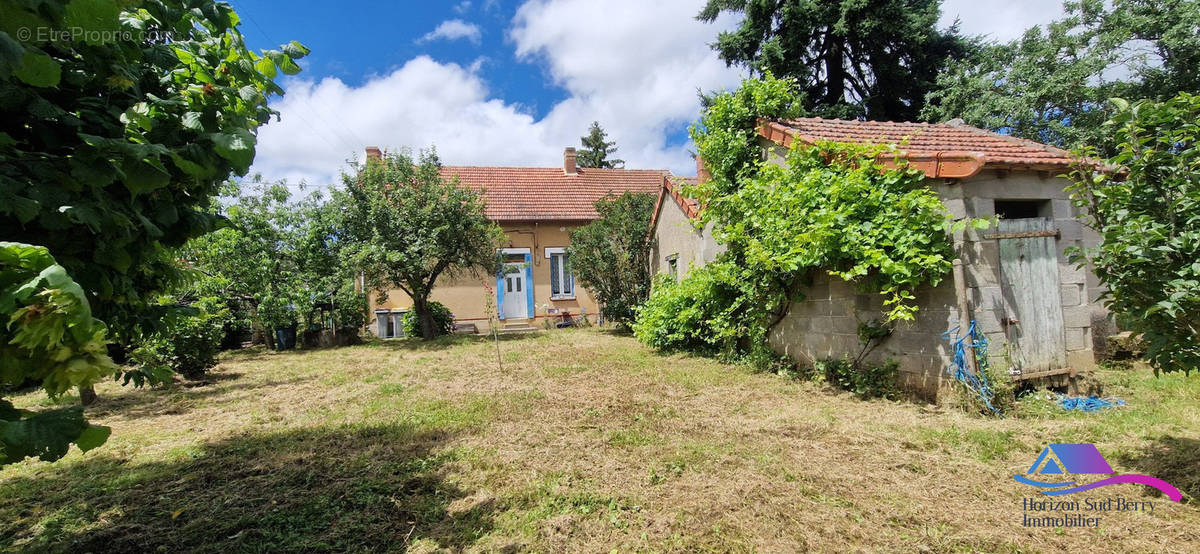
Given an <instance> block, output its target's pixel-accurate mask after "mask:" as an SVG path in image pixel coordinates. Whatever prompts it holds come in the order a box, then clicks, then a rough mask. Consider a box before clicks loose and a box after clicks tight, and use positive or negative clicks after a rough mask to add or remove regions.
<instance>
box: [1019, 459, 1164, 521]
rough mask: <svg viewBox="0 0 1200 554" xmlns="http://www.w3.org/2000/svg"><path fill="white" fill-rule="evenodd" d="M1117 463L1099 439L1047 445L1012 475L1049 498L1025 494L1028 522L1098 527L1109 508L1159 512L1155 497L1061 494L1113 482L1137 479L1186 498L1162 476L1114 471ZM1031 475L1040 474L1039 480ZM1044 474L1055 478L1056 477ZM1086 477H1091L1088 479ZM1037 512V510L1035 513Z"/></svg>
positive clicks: (1142, 483) (1139, 481)
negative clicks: (1110, 460)
mask: <svg viewBox="0 0 1200 554" xmlns="http://www.w3.org/2000/svg"><path fill="white" fill-rule="evenodd" d="M1115 473H1116V472H1115V471H1113V468H1112V466H1110V465H1108V461H1107V460H1105V459H1104V456H1103V455H1101V454H1100V451H1099V450H1097V449H1096V445H1094V444H1088V443H1084V444H1059V443H1055V444H1051V445H1048V446H1047V447H1046V448H1045V449H1043V450H1042V453H1041V454H1039V455H1038V457H1037V459H1036V460H1034V462H1033V465H1032V466H1029V471H1027V472H1025V475H1020V474H1016V475H1013V479H1015V480H1016V481H1017V482H1018V483H1022V484H1025V485H1029V486H1031V487H1036V488H1037V489H1038V492H1040V493H1042V494H1043V495H1046V496H1049V497H1051V498H1049V499H1044V500H1043V499H1039V498H1037V497H1032V498H1030V497H1026V498H1025V499H1024V500H1023V506H1024V509H1025V510H1024V511H1025V513H1024V514H1023V515H1024V517H1023V519H1022V525H1023V526H1025V527H1096V526H1098V525H1099V524H1100V518H1099V517H1098V515H1099V514H1100V513H1104V512H1134V511H1142V512H1147V513H1153V512H1154V501H1153V500H1137V499H1130V498H1125V497H1108V498H1090V497H1089V498H1083V499H1082V501H1081V500H1075V499H1061V500H1060V499H1059V497H1061V496H1064V495H1069V494H1074V493H1078V492H1083V491H1089V490H1093V489H1098V488H1100V487H1106V486H1108V485H1117V484H1121V483H1135V484H1140V485H1146V486H1148V487H1154V488H1156V489H1158V490H1159V491H1162V493H1163V494H1165V495H1166V496H1167V498H1169V499H1171V500H1172V501H1174V502H1179V501H1180V500H1182V499H1183V494H1182V493H1180V492H1179V489H1177V488H1175V487H1174V486H1173V485H1171V484H1170V483H1168V482H1166V481H1163V480H1162V479H1159V478H1157V477H1151V476H1149V475H1141V474H1137V473H1126V474H1123V475H1114V474H1115ZM1081 475H1108V477H1105V478H1103V479H1099V480H1094V481H1092V480H1088V479H1086V478H1085V479H1080V478H1078V477H1077V476H1081ZM1032 477H1037V479H1034V478H1032ZM1040 479H1056V480H1055V481H1050V480H1040ZM1085 481H1086V482H1085ZM1031 513H1032V514H1031Z"/></svg>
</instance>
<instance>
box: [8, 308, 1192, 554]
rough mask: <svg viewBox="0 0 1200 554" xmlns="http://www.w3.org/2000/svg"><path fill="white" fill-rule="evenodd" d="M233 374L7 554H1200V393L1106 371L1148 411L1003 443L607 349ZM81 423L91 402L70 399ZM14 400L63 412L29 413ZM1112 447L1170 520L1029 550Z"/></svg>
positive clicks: (1019, 433) (125, 399) (134, 446)
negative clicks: (1041, 462) (273, 553)
mask: <svg viewBox="0 0 1200 554" xmlns="http://www.w3.org/2000/svg"><path fill="white" fill-rule="evenodd" d="M504 338H505V339H507V340H502V341H501V343H500V345H501V349H502V351H503V352H502V353H501V356H500V357H501V359H502V360H503V369H499V368H497V365H496V359H497V354H496V350H495V347H494V345H493V344H492V343H491V342H487V341H485V340H484V339H482V338H479V337H451V338H447V339H443V340H440V341H437V342H434V343H431V344H421V343H415V342H408V341H391V342H380V343H373V344H368V345H364V346H358V347H351V348H344V349H337V350H324V351H315V352H295V353H272V352H266V351H263V350H259V349H252V350H248V351H243V352H236V353H232V354H228V355H226V356H225V357H224V358H223V359H222V362H221V364H220V365H219V366H218V367H217V368H216V369H215V370H214V371H213V373H212V374H211V377H210V378H209V379H208V380H207V381H204V382H180V383H178V384H176V385H175V386H172V387H169V388H165V389H157V390H135V389H131V388H122V387H119V386H116V385H115V384H113V383H106V384H105V385H103V386H101V387H99V389H98V390H99V393H100V395H101V399H100V400H99V401H98V402H97V403H96V404H95V405H94V406H93V407H92V408H90V409H89V414H90V417H91V418H92V419H93V420H94V421H97V422H99V423H102V424H105V425H109V426H111V427H112V428H113V436H112V438H111V439H110V440H109V442H108V444H106V445H105V446H104V447H102V448H100V449H97V450H95V451H92V452H89V453H88V454H86V455H81V454H80V453H79V452H72V453H71V454H70V455H68V456H67V457H66V458H64V459H63V460H61V461H60V462H58V463H54V464H47V463H42V462H35V461H26V462H23V463H20V464H16V465H14V466H9V467H6V468H3V469H0V546H3V547H4V548H7V549H10V550H21V551H24V550H57V551H72V552H86V551H124V552H144V551H154V550H156V549H158V550H160V551H164V552H173V551H179V550H198V551H211V552H228V551H263V550H275V549H288V550H339V551H340V550H388V549H394V550H398V549H405V548H407V549H411V550H413V551H436V550H450V551H460V550H471V551H514V550H518V551H524V550H541V551H562V550H572V551H579V550H582V551H609V550H611V549H616V550H619V551H628V550H649V551H694V550H717V551H728V550H740V551H796V550H804V549H817V550H827V551H842V550H854V549H859V550H879V551H896V550H902V551H914V550H918V549H922V548H927V549H928V550H930V551H1056V550H1060V549H1067V548H1072V549H1085V548H1086V549H1089V550H1100V551H1135V550H1136V551H1144V550H1150V551H1155V550H1173V551H1180V552H1182V551H1200V509H1198V508H1200V505H1198V502H1197V500H1196V498H1197V497H1200V410H1198V409H1197V404H1198V399H1200V376H1193V377H1191V378H1187V377H1184V376H1182V375H1172V376H1165V377H1162V378H1155V377H1154V376H1153V375H1152V374H1150V372H1149V371H1148V370H1145V369H1139V370H1129V371H1118V370H1108V371H1102V372H1100V373H1099V374H1098V377H1099V378H1100V380H1101V381H1103V382H1104V383H1105V384H1106V393H1108V394H1115V395H1118V396H1121V397H1123V398H1125V400H1126V401H1127V402H1128V403H1129V406H1128V407H1126V408H1123V409H1119V410H1114V411H1110V412H1106V413H1101V414H1068V413H1064V412H1062V411H1061V410H1059V409H1057V408H1056V407H1054V406H1052V405H1051V404H1050V403H1049V402H1048V401H1046V400H1044V399H1042V398H1033V399H1029V400H1026V401H1023V402H1022V403H1021V405H1020V409H1019V415H1020V417H1014V418H1009V419H1005V420H1000V421H996V420H988V419H984V418H980V417H974V416H969V415H966V414H963V413H960V412H956V411H953V410H949V409H945V408H938V407H936V406H931V405H925V404H915V403H906V402H887V401H870V402H864V401H860V400H857V399H856V398H855V397H853V396H851V395H849V394H846V393H838V392H834V391H830V390H828V389H825V388H823V387H820V386H818V385H815V384H811V383H801V382H795V381H790V380H787V379H784V378H781V377H777V376H773V375H766V374H754V373H751V372H749V371H748V370H746V369H743V368H739V367H731V366H727V365H723V364H720V363H717V362H714V361H712V360H707V359H702V358H692V357H684V356H661V355H658V354H655V353H654V352H652V351H649V350H647V349H645V348H644V347H642V346H640V345H638V344H637V343H636V342H635V341H634V340H633V339H631V338H628V337H622V336H615V335H612V334H609V333H606V332H604V331H599V330H594V329H592V330H568V331H556V332H551V333H541V334H534V335H526V336H516V337H504ZM63 401H64V402H71V401H74V399H72V398H67V399H63ZM16 402H17V403H18V405H20V406H25V407H28V406H30V405H37V404H42V403H45V400H44V395H42V394H40V393H38V392H29V393H26V394H23V395H19V396H18V397H17V398H16ZM1048 442H1094V443H1096V444H1097V445H1098V446H1099V448H1100V449H1101V451H1102V452H1103V453H1104V454H1105V456H1106V457H1107V458H1108V460H1109V461H1110V463H1112V464H1113V466H1114V467H1115V468H1116V469H1117V471H1119V472H1122V473H1125V472H1136V473H1148V474H1152V475H1156V476H1158V477H1161V478H1164V479H1166V480H1168V481H1171V482H1172V483H1174V484H1175V485H1176V486H1177V487H1179V488H1180V489H1182V490H1184V491H1185V494H1187V495H1188V496H1187V498H1185V503H1184V504H1174V503H1170V502H1167V501H1166V500H1165V499H1164V498H1162V497H1158V496H1154V495H1152V494H1151V493H1150V492H1149V491H1148V490H1147V489H1145V488H1144V487H1141V486H1138V485H1118V486H1115V487H1108V488H1106V489H1099V490H1097V491H1091V492H1090V493H1084V494H1081V495H1075V496H1076V497H1078V498H1080V499H1082V498H1084V497H1086V495H1092V496H1093V497H1096V498H1104V497H1107V496H1123V497H1126V498H1131V499H1138V500H1147V499H1149V500H1155V501H1156V502H1155V504H1156V510H1155V511H1154V513H1153V514H1141V513H1125V514H1120V513H1118V514H1110V515H1104V516H1102V517H1103V522H1102V525H1101V527H1100V528H1099V529H1070V528H1069V529H1026V528H1022V527H1021V526H1020V523H1021V513H1022V512H1021V499H1022V498H1024V497H1026V496H1030V495H1031V494H1030V492H1029V491H1028V490H1026V489H1025V487H1024V486H1023V485H1019V484H1017V483H1015V482H1014V481H1013V480H1012V478H1011V476H1012V474H1013V473H1019V472H1024V471H1025V470H1026V469H1027V468H1028V466H1029V464H1030V463H1032V461H1033V459H1034V457H1036V455H1037V454H1038V452H1039V451H1040V450H1041V448H1042V447H1043V446H1044V445H1045V444H1046V443H1048Z"/></svg>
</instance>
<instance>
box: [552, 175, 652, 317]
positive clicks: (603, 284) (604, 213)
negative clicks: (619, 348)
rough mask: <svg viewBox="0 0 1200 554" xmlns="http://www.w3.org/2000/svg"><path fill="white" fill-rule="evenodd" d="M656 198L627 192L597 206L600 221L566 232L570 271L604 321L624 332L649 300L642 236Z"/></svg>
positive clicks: (647, 237) (647, 240)
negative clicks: (594, 301) (567, 233)
mask: <svg viewBox="0 0 1200 554" xmlns="http://www.w3.org/2000/svg"><path fill="white" fill-rule="evenodd" d="M656 199H657V198H656V197H655V196H654V195H651V194H634V193H630V192H626V193H625V194H622V195H621V196H612V195H609V196H606V197H604V198H602V199H600V200H599V201H597V202H596V211H597V212H599V214H600V218H599V219H597V220H595V221H593V222H591V223H589V224H587V225H584V226H583V227H580V228H578V229H575V230H574V231H572V232H571V257H570V258H569V260H568V262H567V263H568V265H569V266H570V267H569V271H571V270H573V272H574V273H575V275H576V276H578V277H579V284H581V285H583V286H584V287H585V288H587V289H588V291H589V292H591V294H592V296H593V297H594V298H595V299H596V300H598V301H599V302H600V305H601V308H600V313H601V314H603V315H604V318H605V319H607V320H609V321H612V322H615V323H617V324H618V325H620V326H621V327H624V328H628V326H629V325H630V324H631V323H632V322H633V319H634V317H635V315H636V312H637V308H638V306H640V305H641V304H642V303H643V302H645V301H646V298H647V297H649V296H650V249H651V247H652V246H653V245H654V236H653V235H651V234H649V233H647V232H646V228H647V227H649V226H650V217H651V215H652V213H653V211H654V202H655V200H656Z"/></svg>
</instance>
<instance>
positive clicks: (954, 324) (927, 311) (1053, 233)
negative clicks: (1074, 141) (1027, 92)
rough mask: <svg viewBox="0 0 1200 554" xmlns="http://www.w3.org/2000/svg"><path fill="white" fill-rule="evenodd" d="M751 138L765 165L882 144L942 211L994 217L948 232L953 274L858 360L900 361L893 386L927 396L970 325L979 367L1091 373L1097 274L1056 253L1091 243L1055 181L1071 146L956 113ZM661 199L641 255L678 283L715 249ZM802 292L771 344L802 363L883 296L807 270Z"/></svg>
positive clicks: (667, 188) (767, 126)
mask: <svg viewBox="0 0 1200 554" xmlns="http://www.w3.org/2000/svg"><path fill="white" fill-rule="evenodd" d="M758 136H759V142H760V145H761V147H762V152H763V156H764V159H766V160H768V161H771V162H774V163H783V160H784V159H785V157H786V153H787V149H788V148H789V147H790V146H792V144H793V143H794V142H795V141H801V142H802V143H806V144H811V143H815V142H817V141H836V142H849V143H857V144H885V145H892V146H894V147H896V148H897V149H898V151H899V157H900V158H902V159H904V160H905V161H907V162H908V163H909V164H910V165H911V166H913V167H916V168H918V169H920V170H922V171H924V172H925V175H926V177H927V183H928V186H929V187H931V188H932V189H933V190H935V191H936V192H937V193H938V195H939V196H940V197H941V199H942V202H943V203H944V204H945V206H946V209H947V211H948V212H949V213H950V215H951V216H952V217H953V218H955V219H962V218H968V217H969V218H993V217H994V216H998V222H997V224H996V225H993V226H992V227H990V228H988V229H984V230H975V229H972V228H970V227H969V226H968V227H967V229H965V230H963V231H959V232H955V233H954V234H953V237H952V239H953V244H954V248H955V251H956V252H957V254H958V260H956V262H955V271H954V275H953V279H949V278H948V279H946V280H944V281H942V283H941V284H939V285H938V286H936V287H925V288H924V289H922V290H919V291H918V294H917V299H918V306H919V312H918V314H917V317H916V320H915V321H913V322H911V323H901V324H898V325H897V326H896V327H895V329H894V330H893V332H892V333H891V335H890V336H889V337H888V338H887V339H885V340H883V341H882V342H881V343H880V344H879V346H878V347H877V348H875V350H874V351H872V352H871V354H870V355H869V357H868V358H867V361H868V362H872V363H879V362H883V361H885V360H889V359H890V360H895V361H897V362H898V363H899V368H900V380H901V385H902V386H904V387H905V388H908V389H910V390H913V391H914V392H918V393H922V394H924V395H926V396H934V395H936V394H938V392H939V391H941V390H942V386H943V385H945V384H946V383H947V379H948V377H947V372H946V368H947V367H948V366H949V365H950V364H951V363H952V361H953V349H952V347H951V345H950V342H949V341H948V340H947V339H946V338H944V337H943V334H944V333H946V332H947V331H951V330H954V329H959V330H960V331H961V332H965V330H966V328H967V326H968V325H969V323H970V321H972V320H973V321H975V322H976V324H977V329H978V330H979V331H980V332H981V334H982V336H984V337H986V338H987V340H988V343H989V345H990V347H989V349H988V362H989V364H990V365H991V366H992V367H993V368H998V369H1001V370H1003V371H1005V372H1007V373H1008V374H1009V375H1010V376H1011V377H1012V378H1013V379H1018V380H1019V379H1032V378H1047V377H1058V376H1067V377H1070V376H1074V375H1075V374H1076V373H1077V372H1079V371H1085V370H1089V369H1092V368H1094V366H1095V349H1094V347H1093V341H1094V340H1095V339H1097V338H1100V337H1101V336H1102V335H1106V334H1107V333H1106V332H1107V331H1108V330H1109V329H1110V327H1111V324H1110V323H1109V322H1108V318H1107V312H1106V310H1105V309H1104V308H1103V306H1102V305H1100V303H1099V302H1098V301H1097V298H1098V296H1099V295H1100V294H1101V292H1102V291H1103V289H1102V288H1101V286H1100V284H1099V282H1098V281H1097V279H1096V277H1095V275H1094V274H1092V272H1090V271H1089V270H1088V269H1087V268H1080V267H1077V266H1076V265H1075V264H1073V263H1072V262H1071V261H1070V260H1068V256H1067V250H1068V249H1069V248H1070V247H1073V246H1084V247H1087V246H1094V245H1095V244H1097V243H1098V241H1099V236H1098V235H1097V234H1096V233H1094V232H1093V231H1091V230H1090V229H1088V228H1086V227H1085V226H1084V225H1082V223H1081V222H1080V218H1079V213H1078V212H1077V211H1076V210H1077V209H1076V207H1075V206H1074V205H1073V204H1072V202H1071V200H1070V196H1069V193H1068V192H1067V191H1066V187H1067V186H1068V185H1069V182H1068V181H1067V180H1066V179H1063V178H1061V176H1062V175H1063V174H1064V173H1066V172H1067V171H1069V170H1070V167H1071V165H1072V164H1074V163H1075V161H1076V158H1075V157H1074V156H1073V155H1072V154H1071V153H1070V152H1067V151H1065V150H1061V149H1058V148H1054V147H1051V146H1047V145H1044V144H1039V143H1036V142H1032V141H1028V140H1024V139H1019V138H1015V137H1010V136H1005V135H1000V134H997V133H993V132H990V131H986V130H983V129H979V128H976V127H971V126H969V125H965V124H963V123H962V122H961V121H950V122H946V123H895V122H875V121H844V120H830V119H821V118H803V119H795V120H787V121H765V120H764V121H761V122H760V126H759V129H758ZM702 175H703V174H702ZM659 204H660V205H659V208H658V210H657V212H656V214H655V217H654V225H653V228H652V232H653V233H654V234H655V237H656V239H657V244H658V249H657V250H656V251H655V252H654V256H653V262H652V263H653V264H654V267H655V270H656V271H657V272H659V273H669V272H671V271H672V269H671V268H672V267H675V268H676V269H675V272H676V274H677V275H678V276H679V278H682V277H683V276H684V275H685V274H686V272H687V270H689V269H691V268H694V267H699V266H702V265H704V264H705V263H708V262H710V261H711V260H712V257H713V256H711V255H701V256H697V255H696V253H697V252H703V253H710V252H713V248H714V246H713V245H714V244H715V243H714V241H713V240H712V235H711V228H708V229H702V230H697V228H696V226H695V225H691V224H688V223H687V222H686V220H687V219H690V218H694V217H695V215H696V214H697V213H699V210H700V209H701V207H699V206H696V205H695V204H694V202H693V201H691V200H689V199H687V198H686V197H684V196H683V195H681V194H680V193H679V191H678V188H677V185H676V186H674V187H673V186H672V184H670V183H668V184H666V185H664V188H663V190H662V191H660V202H659ZM681 216H682V217H681ZM681 219H682V220H684V221H683V222H682V223H681ZM673 259H674V260H677V261H675V262H672V261H671V260H673ZM678 260H687V262H688V264H689V266H688V267H687V268H682V267H680V266H679V263H680V262H679V261H678ZM803 292H804V300H803V301H800V302H797V303H795V304H793V305H792V307H791V309H790V310H789V312H788V314H787V316H786V317H785V318H784V319H783V320H782V321H780V322H779V323H778V324H777V325H776V326H775V327H773V328H772V330H771V333H770V335H769V341H770V344H771V346H772V347H773V348H774V349H775V350H776V351H778V352H780V353H783V354H786V355H787V356H789V357H791V358H792V359H794V360H795V361H797V362H798V363H801V364H811V363H813V362H814V361H817V360H820V359H825V358H840V357H843V356H846V355H853V354H857V353H858V351H859V350H860V348H861V343H860V342H859V337H858V328H859V324H860V323H863V322H867V321H870V320H872V319H878V318H880V317H881V313H882V305H881V298H880V297H879V296H878V295H873V294H864V293H861V292H860V291H859V290H858V289H857V288H856V287H855V285H854V284H853V283H848V282H845V281H842V280H840V279H838V278H835V277H830V276H829V275H827V274H820V275H813V276H812V282H811V285H810V286H808V287H807V288H806V290H804V291H803Z"/></svg>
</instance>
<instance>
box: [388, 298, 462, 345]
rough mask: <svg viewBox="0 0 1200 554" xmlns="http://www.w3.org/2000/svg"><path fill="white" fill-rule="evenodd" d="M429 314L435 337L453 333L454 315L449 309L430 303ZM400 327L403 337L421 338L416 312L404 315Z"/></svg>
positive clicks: (419, 319) (419, 321) (438, 303)
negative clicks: (402, 330) (401, 327)
mask: <svg viewBox="0 0 1200 554" xmlns="http://www.w3.org/2000/svg"><path fill="white" fill-rule="evenodd" d="M429 312H430V315H431V316H432V317H433V332H434V335H435V336H440V335H447V334H450V333H451V332H452V331H454V314H452V313H450V308H447V307H446V305H445V304H442V303H441V302H434V301H430V302H429ZM401 325H403V327H404V336H406V337H417V338H420V337H421V318H419V317H417V312H415V311H411V312H408V313H406V314H404V320H403V322H402V323H401Z"/></svg>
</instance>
